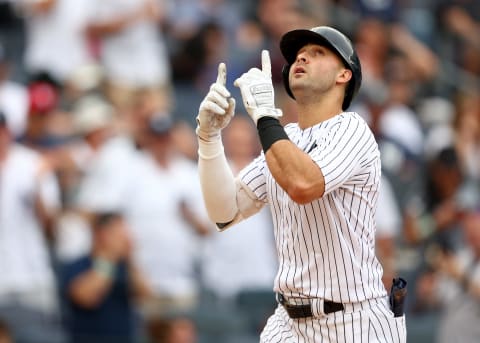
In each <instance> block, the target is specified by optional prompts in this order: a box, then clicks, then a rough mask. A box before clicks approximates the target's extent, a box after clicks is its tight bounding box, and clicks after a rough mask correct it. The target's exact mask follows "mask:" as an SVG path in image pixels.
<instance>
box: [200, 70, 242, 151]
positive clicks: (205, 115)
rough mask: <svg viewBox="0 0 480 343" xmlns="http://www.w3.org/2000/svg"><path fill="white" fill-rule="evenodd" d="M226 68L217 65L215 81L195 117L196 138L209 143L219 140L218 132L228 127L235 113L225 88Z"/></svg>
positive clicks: (231, 99) (233, 102) (233, 105)
mask: <svg viewBox="0 0 480 343" xmlns="http://www.w3.org/2000/svg"><path fill="white" fill-rule="evenodd" d="M226 82H227V67H226V66H225V63H220V64H219V65H218V75H217V81H216V82H215V83H213V84H212V85H211V86H210V91H209V92H208V93H207V95H206V96H205V98H204V99H203V101H202V102H201V103H200V108H199V110H198V115H197V128H196V130H195V132H196V133H197V136H198V137H199V138H201V139H203V140H204V141H207V142H210V141H212V140H215V139H218V138H220V131H221V130H222V129H223V128H224V127H225V126H227V125H228V123H229V122H230V120H231V119H232V117H233V115H234V113H235V99H234V98H232V97H230V92H229V91H228V90H227V88H226V87H225V84H226Z"/></svg>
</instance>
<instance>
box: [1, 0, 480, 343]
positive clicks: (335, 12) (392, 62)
mask: <svg viewBox="0 0 480 343" xmlns="http://www.w3.org/2000/svg"><path fill="white" fill-rule="evenodd" d="M320 25H332V26H335V27H337V28H339V29H340V30H342V31H344V32H345V33H346V34H347V35H348V36H350V37H351V39H352V40H353V42H354V43H355V45H356V48H357V51H358V54H359V57H360V60H361V64H362V70H363V83H362V88H361V90H360V93H359V95H358V97H357V98H356V99H355V100H354V103H353V104H352V106H351V110H352V111H357V112H358V113H359V114H360V115H362V116H363V117H364V118H365V119H366V120H367V122H368V123H369V125H370V127H371V128H372V130H373V132H374V134H375V136H376V138H377V141H378V143H379V147H380V151H381V156H382V168H383V171H382V173H383V174H382V175H383V177H382V192H381V195H380V201H379V208H378V211H377V254H378V256H379V258H380V260H381V262H382V265H383V267H384V271H385V277H384V282H385V286H386V287H387V288H389V287H390V283H391V280H392V278H393V277H395V276H402V277H403V278H405V279H406V280H407V281H408V283H409V286H408V287H409V290H408V292H409V293H408V297H407V299H408V303H407V330H408V336H409V342H456V341H458V342H478V341H480V328H479V327H478V325H475V323H476V322H478V320H480V188H479V182H480V149H479V148H480V2H478V1H477V0H429V1H419V0H405V1H400V0H380V1H372V0H337V1H335V0H258V1H253V0H248V1H246V0H244V1H234V0H81V1H80V0H0V342H1V343H12V342H16V343H70V342H72V343H86V342H89V343H94V342H107V343H108V342H125V343H127V342H132V343H134V342H138V343H143V342H145V343H160V342H162V343H163V342H175V343H197V342H198V343H203V342H205V343H207V342H208V343H216V342H222V343H235V342H237V343H249V342H256V341H257V342H258V334H259V332H260V330H261V328H262V326H263V324H264V323H265V320H266V318H267V317H268V315H269V314H270V313H272V312H273V308H274V307H275V298H274V294H273V292H272V285H273V279H274V277H275V274H276V252H275V250H274V243H273V239H274V238H273V231H272V227H271V225H272V223H271V219H270V217H269V216H270V214H269V211H268V210H266V211H262V212H261V213H260V214H259V215H257V216H254V217H252V218H250V219H248V220H247V221H245V222H242V223H240V224H239V225H237V226H236V227H234V228H232V229H229V230H227V231H226V232H224V233H221V234H220V233H217V232H216V229H215V226H214V225H213V223H211V222H210V221H209V220H208V217H207V214H206V211H205V209H204V207H203V199H202V195H201V191H200V185H199V182H198V177H197V170H196V168H197V165H196V160H197V146H196V137H195V132H194V129H195V125H196V123H195V117H196V114H197V110H198V106H199V104H200V102H201V100H202V98H203V97H204V95H205V94H206V92H207V90H208V87H209V86H210V83H212V82H213V81H214V79H215V75H216V71H217V65H218V63H219V62H226V64H227V87H228V88H229V90H231V92H232V94H233V95H234V96H235V97H236V98H237V103H240V102H239V101H238V100H239V99H240V93H239V92H238V90H237V89H235V88H234V87H233V85H232V83H233V80H235V79H236V78H237V77H238V76H240V75H241V74H242V73H243V72H245V71H247V70H248V69H249V68H250V67H254V66H258V65H259V64H260V63H259V62H260V51H261V50H262V49H268V50H269V51H270V55H271V59H272V77H273V81H274V85H275V87H276V94H275V95H276V104H277V106H278V107H281V108H282V109H283V113H284V116H283V117H282V121H283V123H288V122H291V121H295V120H296V109H295V102H294V101H292V100H291V99H290V98H289V97H288V95H287V94H286V92H285V91H284V89H283V84H282V79H281V67H282V65H283V64H284V61H283V57H282V55H281V53H280V50H279V47H278V42H279V39H280V37H281V36H282V35H283V34H284V33H285V32H287V31H289V30H291V29H294V28H311V27H313V26H320ZM237 107H238V109H237V110H238V113H237V114H236V117H235V118H234V120H233V121H232V123H231V124H230V125H229V126H228V127H227V129H225V130H224V132H223V140H224V145H225V149H226V152H227V156H228V158H229V159H230V163H231V166H232V168H233V170H234V171H238V170H240V169H241V168H242V167H243V166H245V165H246V164H247V163H248V162H249V161H250V160H251V159H252V158H253V157H254V156H256V155H257V154H258V153H259V152H260V147H259V144H258V140H257V137H256V130H255V127H254V126H253V123H252V122H251V121H250V119H249V118H248V116H246V115H245V114H244V113H243V112H242V110H243V108H242V107H241V106H237Z"/></svg>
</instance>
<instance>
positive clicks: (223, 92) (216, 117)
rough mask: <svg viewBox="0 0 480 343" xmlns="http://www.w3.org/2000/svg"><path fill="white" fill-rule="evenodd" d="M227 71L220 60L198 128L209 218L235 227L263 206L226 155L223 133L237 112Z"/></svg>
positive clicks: (202, 105)
mask: <svg viewBox="0 0 480 343" xmlns="http://www.w3.org/2000/svg"><path fill="white" fill-rule="evenodd" d="M226 73H227V71H226V66H225V64H224V63H220V64H219V66H218V76H217V80H216V82H215V83H213V84H212V85H211V87H210V91H209V92H208V93H207V95H206V97H205V99H204V100H203V101H202V103H201V104H200V108H199V111H198V116H197V128H196V134H197V138H198V170H199V176H200V183H201V186H202V193H203V199H204V201H205V206H206V209H207V212H208V215H209V217H210V219H211V220H212V221H213V222H215V223H216V224H217V228H218V229H219V230H224V229H226V228H228V227H230V226H232V225H233V224H235V223H237V222H239V221H241V220H242V219H244V218H247V217H248V216H250V215H252V214H254V213H256V212H257V211H258V210H259V209H260V208H261V206H259V200H257V199H256V197H255V195H254V194H253V192H251V191H250V190H249V189H248V187H247V186H245V185H244V184H243V183H242V182H241V181H240V180H236V179H235V178H234V176H233V173H232V170H231V169H230V166H229V165H228V162H227V158H226V156H225V154H224V149H223V143H222V139H221V134H220V133H221V130H222V129H223V128H224V127H226V126H227V125H228V123H229V122H230V120H231V118H232V117H233V115H234V112H235V99H233V98H232V97H231V96H230V92H229V91H228V90H227V88H226V87H225V84H226Z"/></svg>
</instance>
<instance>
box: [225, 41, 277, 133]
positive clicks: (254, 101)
mask: <svg viewBox="0 0 480 343" xmlns="http://www.w3.org/2000/svg"><path fill="white" fill-rule="evenodd" d="M233 84H234V85H235V86H237V87H238V88H240V92H241V93H242V99H243V104H244V105H245V109H246V110H247V112H248V114H249V115H250V117H252V119H253V121H254V122H255V125H256V124H257V122H258V119H260V118H262V117H274V118H280V117H281V116H282V111H281V110H280V109H278V108H275V101H274V99H275V94H274V91H273V84H272V66H271V62H270V54H269V52H268V50H263V51H262V70H260V69H258V68H252V69H250V70H249V71H248V72H246V73H244V74H243V75H242V76H241V77H239V78H238V79H236V80H235V82H234V83H233Z"/></svg>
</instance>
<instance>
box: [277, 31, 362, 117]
mask: <svg viewBox="0 0 480 343" xmlns="http://www.w3.org/2000/svg"><path fill="white" fill-rule="evenodd" d="M308 43H315V44H320V45H323V46H326V47H328V48H329V49H331V50H332V51H333V52H335V53H336V54H337V55H338V56H339V57H340V58H341V59H342V60H343V63H344V64H345V66H346V67H347V68H348V69H350V70H351V71H352V79H351V80H350V82H349V83H348V86H347V89H346V90H345V97H344V99H343V104H342V109H343V110H345V109H347V108H348V106H350V103H351V102H352V99H353V97H354V96H355V95H356V94H357V92H358V89H359V88H360V84H361V83H362V68H361V66H360V60H359V59H358V56H357V53H356V52H355V49H354V47H353V44H352V42H351V41H350V39H348V38H347V36H345V35H344V34H343V33H341V32H340V31H338V30H336V29H334V28H332V27H328V26H318V27H314V28H311V29H310V30H305V29H303V30H293V31H289V32H287V33H286V34H284V35H283V37H282V39H281V40H280V50H281V51H282V54H283V57H285V59H286V60H287V64H286V65H285V66H284V67H283V70H282V76H283V84H284V85H285V89H286V90H287V93H288V95H290V96H291V97H292V98H293V99H295V97H294V96H293V93H292V91H291V89H290V85H289V81H288V74H289V71H290V67H291V65H292V63H293V62H295V59H296V57H297V52H298V51H299V50H300V49H301V48H302V47H303V46H304V45H306V44H308Z"/></svg>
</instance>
